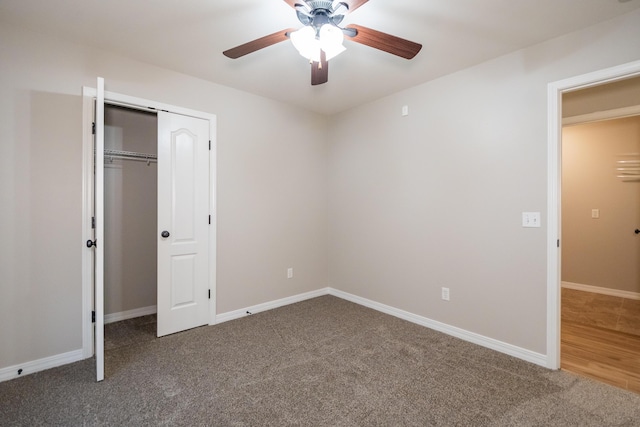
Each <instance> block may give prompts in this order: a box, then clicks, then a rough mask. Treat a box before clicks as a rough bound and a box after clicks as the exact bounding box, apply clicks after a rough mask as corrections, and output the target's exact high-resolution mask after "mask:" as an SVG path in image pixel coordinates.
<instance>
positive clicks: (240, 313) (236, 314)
mask: <svg viewBox="0 0 640 427" xmlns="http://www.w3.org/2000/svg"><path fill="white" fill-rule="evenodd" d="M328 294H329V288H323V289H318V290H316V291H311V292H306V293H304V294H298V295H294V296H291V297H287V298H282V299H279V300H275V301H271V302H265V303H262V304H258V305H253V306H251V307H247V308H241V309H240V310H234V311H229V312H227V313H222V314H218V315H217V316H216V324H218V323H223V322H228V321H229V320H235V319H240V318H241V317H245V316H249V315H251V314H256V313H260V312H261V311H267V310H272V309H274V308H278V307H283V306H285V305H289V304H295V303H297V302H301V301H305V300H308V299H311V298H317V297H321V296H323V295H328Z"/></svg>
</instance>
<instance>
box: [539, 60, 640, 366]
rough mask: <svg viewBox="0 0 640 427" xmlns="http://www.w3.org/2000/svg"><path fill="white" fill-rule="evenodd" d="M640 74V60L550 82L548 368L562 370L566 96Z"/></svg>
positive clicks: (548, 143)
mask: <svg viewBox="0 0 640 427" xmlns="http://www.w3.org/2000/svg"><path fill="white" fill-rule="evenodd" d="M636 75H640V61H634V62H630V63H628V64H624V65H620V66H617V67H612V68H607V69H604V70H600V71H595V72H593V73H588V74H583V75H581V76H576V77H572V78H569V79H565V80H560V81H557V82H553V83H549V85H548V86H547V102H548V111H547V113H548V118H547V120H548V141H547V156H548V157H547V171H548V181H547V223H548V228H547V361H548V365H547V367H548V368H550V369H560V261H561V260H560V252H561V251H560V250H559V248H558V246H557V242H558V241H559V239H560V236H561V228H560V218H561V212H560V206H561V199H560V197H561V193H560V188H561V187H560V186H561V182H560V177H561V176H562V175H561V169H562V157H561V154H560V153H561V151H560V150H561V149H562V146H561V141H562V94H563V93H565V92H570V91H574V90H578V89H583V88H587V87H591V86H597V85H601V84H604V83H609V82H614V81H617V80H622V79H624V78H628V77H632V76H636Z"/></svg>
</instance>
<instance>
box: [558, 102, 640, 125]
mask: <svg viewBox="0 0 640 427" xmlns="http://www.w3.org/2000/svg"><path fill="white" fill-rule="evenodd" d="M638 115H640V105H634V106H632V107H624V108H615V109H613V110H605V111H596V112H595V113H589V114H581V115H579V116H571V117H565V118H564V119H562V125H563V126H572V125H577V124H582V123H591V122H600V121H603V120H611V119H622V118H624V117H632V116H638Z"/></svg>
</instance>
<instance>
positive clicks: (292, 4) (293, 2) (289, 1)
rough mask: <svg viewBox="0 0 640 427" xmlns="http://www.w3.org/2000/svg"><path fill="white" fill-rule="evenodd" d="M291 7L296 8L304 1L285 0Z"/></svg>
mask: <svg viewBox="0 0 640 427" xmlns="http://www.w3.org/2000/svg"><path fill="white" fill-rule="evenodd" d="M284 1H285V2H286V3H287V4H288V5H289V6H291V7H292V8H294V9H295V8H296V3H297V4H302V3H303V1H301V0H284Z"/></svg>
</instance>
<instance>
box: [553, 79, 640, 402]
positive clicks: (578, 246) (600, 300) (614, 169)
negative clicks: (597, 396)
mask: <svg viewBox="0 0 640 427" xmlns="http://www.w3.org/2000/svg"><path fill="white" fill-rule="evenodd" d="M632 80H633V79H631V80H629V81H624V82H620V83H624V84H631V83H632ZM636 80H637V82H636V83H634V84H637V86H638V91H639V93H640V79H636ZM620 83H619V84H620ZM614 85H615V84H614ZM605 86H607V85H605ZM603 89H604V87H601V88H598V90H603ZM573 121H574V122H576V120H573ZM562 138H563V139H562V239H561V240H562V242H563V244H562V248H561V250H562V267H561V278H562V292H561V294H562V295H561V368H562V369H564V370H568V371H570V372H573V373H576V374H578V375H582V376H587V377H590V378H592V379H596V380H599V381H601V382H606V383H608V384H611V385H614V386H617V387H619V388H624V389H627V390H631V391H635V392H639V393H640V271H639V270H638V267H639V266H640V241H639V239H640V236H639V235H638V234H636V233H635V232H634V230H636V229H638V225H639V224H640V115H636V116H630V117H624V118H618V119H608V120H601V121H600V120H599V121H595V122H592V121H590V122H586V123H576V124H572V125H569V126H564V129H563V136H562Z"/></svg>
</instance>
